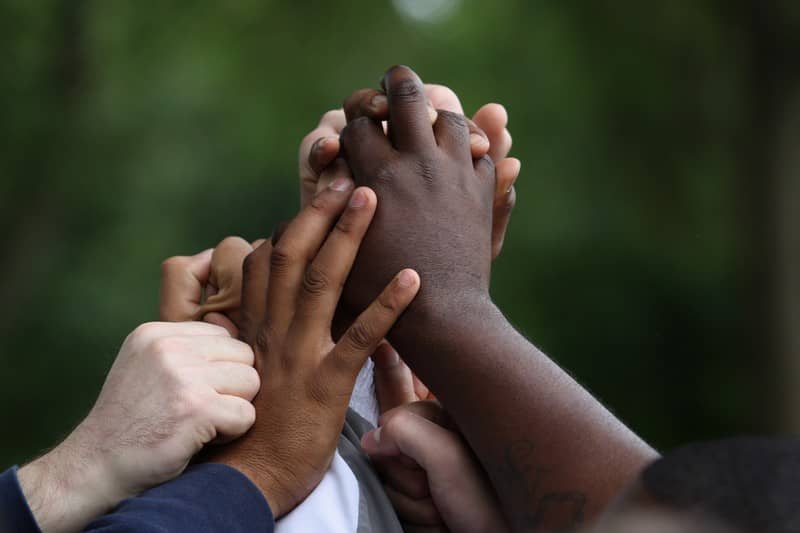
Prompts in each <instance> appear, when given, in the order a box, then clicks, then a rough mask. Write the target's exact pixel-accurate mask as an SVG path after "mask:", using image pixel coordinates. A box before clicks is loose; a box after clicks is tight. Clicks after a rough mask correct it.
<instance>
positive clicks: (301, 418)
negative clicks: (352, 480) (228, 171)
mask: <svg viewBox="0 0 800 533" xmlns="http://www.w3.org/2000/svg"><path fill="white" fill-rule="evenodd" d="M352 189H353V183H352V181H351V180H350V179H348V178H346V177H340V178H339V179H336V180H334V181H333V182H332V184H331V186H330V187H329V188H327V189H325V190H324V191H322V192H320V193H318V194H317V196H315V198H314V199H313V200H312V201H311V203H310V204H309V205H308V206H307V207H306V208H304V209H303V210H302V211H301V212H300V214H299V215H298V216H297V217H296V218H295V219H294V220H293V221H292V222H291V223H290V224H289V225H288V227H287V228H286V230H285V231H284V233H283V235H282V236H281V238H280V240H279V241H278V242H277V244H275V245H274V246H273V245H271V243H265V244H263V245H261V246H260V247H258V248H257V249H256V250H255V251H254V252H253V253H251V254H250V255H249V256H247V259H246V260H245V262H244V268H243V281H242V305H241V310H240V313H241V323H240V336H241V338H242V340H244V341H245V342H247V343H248V344H250V345H251V346H252V347H253V351H254V352H255V366H256V369H257V370H258V372H259V375H260V377H261V389H260V391H259V393H258V395H257V396H256V398H255V399H254V400H253V404H254V406H255V409H256V422H255V424H254V425H253V427H252V428H251V429H250V431H249V432H248V433H247V434H246V435H245V436H244V437H242V438H241V439H239V440H237V441H235V442H233V443H232V444H230V445H228V446H226V447H224V448H223V449H222V450H219V451H215V452H214V455H213V456H212V457H211V458H210V460H213V461H216V462H222V463H225V464H228V465H230V466H232V467H234V468H236V469H238V470H239V471H241V472H242V473H244V474H245V475H246V476H247V477H248V478H250V480H251V481H253V483H254V484H255V485H256V486H257V487H259V488H260V489H261V491H262V493H263V494H264V496H265V498H266V499H267V501H268V502H269V505H270V508H271V509H272V512H273V514H274V515H275V517H276V518H277V517H280V516H282V515H284V514H286V513H287V512H288V511H290V510H292V509H293V508H294V507H295V506H296V505H297V504H299V503H300V502H302V501H303V500H304V499H305V497H306V496H308V494H310V493H311V491H312V490H313V489H314V488H315V487H316V486H317V484H318V483H319V482H320V480H321V479H322V477H323V476H324V474H325V472H326V470H327V469H328V466H329V465H330V461H331V459H332V458H333V454H334V451H335V448H336V443H337V440H338V437H339V433H340V432H341V429H342V426H343V424H344V418H345V413H346V410H347V405H348V403H349V401H350V394H351V393H352V390H353V386H354V384H355V380H356V376H357V375H358V372H359V370H360V369H361V367H362V366H363V364H364V361H365V360H366V359H367V357H369V356H370V354H372V353H373V351H374V350H375V348H376V346H377V345H378V343H380V342H381V339H382V338H383V336H384V335H385V334H386V332H387V331H388V330H389V328H390V327H391V326H392V324H393V323H394V322H395V320H396V319H397V317H398V316H399V315H400V313H402V312H403V310H404V309H405V308H406V306H407V305H408V304H409V302H410V301H411V300H412V299H413V298H414V296H415V294H416V292H417V290H418V288H419V277H418V276H417V274H416V273H415V272H414V271H413V270H410V269H400V270H399V274H396V275H395V276H393V278H392V279H390V280H389V281H388V282H387V284H386V286H385V288H384V290H383V291H381V293H380V295H378V296H377V297H376V298H375V299H374V301H372V302H371V304H370V305H369V308H368V309H366V310H365V311H364V313H363V314H361V316H360V317H359V318H358V319H356V321H355V322H354V323H353V325H352V326H351V327H350V328H349V329H348V330H347V331H346V332H345V333H344V334H343V335H342V337H341V339H339V341H338V342H337V343H334V342H333V340H332V339H331V321H332V319H333V314H334V311H335V309H336V306H337V304H338V301H339V297H340V295H341V290H342V286H343V285H344V281H345V279H346V278H347V276H348V274H349V271H350V266H351V264H352V262H353V260H354V258H355V256H356V253H357V251H358V247H359V244H360V242H361V239H362V237H363V235H364V233H365V232H366V230H367V227H368V226H369V224H370V221H371V219H372V217H373V214H374V212H375V207H376V197H375V195H374V193H373V192H372V191H371V190H370V189H368V188H365V187H362V188H359V189H356V190H355V191H354V192H353V191H352ZM351 192H352V194H351ZM340 215H341V216H340ZM337 220H338V222H337ZM331 228H333V229H331Z"/></svg>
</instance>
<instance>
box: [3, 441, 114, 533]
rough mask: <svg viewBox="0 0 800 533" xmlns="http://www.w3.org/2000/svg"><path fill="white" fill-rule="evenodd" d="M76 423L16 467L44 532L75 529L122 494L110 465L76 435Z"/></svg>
mask: <svg viewBox="0 0 800 533" xmlns="http://www.w3.org/2000/svg"><path fill="white" fill-rule="evenodd" d="M79 433H80V426H79V428H78V429H76V430H75V432H73V434H71V435H70V436H69V437H67V439H66V440H65V441H64V442H62V443H61V444H59V445H58V446H57V447H55V448H53V449H52V450H50V451H49V452H48V453H46V454H45V455H43V456H42V457H40V458H38V459H36V460H35V461H32V462H31V463H29V464H27V465H25V466H23V467H22V468H20V469H19V472H18V479H19V483H20V487H21V488H22V493H23V494H24V496H25V499H26V501H27V503H28V506H29V507H30V509H31V512H32V513H33V516H34V518H35V519H36V522H37V524H38V525H39V527H40V529H42V531H44V532H45V533H50V532H51V531H75V530H79V529H81V528H83V527H84V526H85V525H86V524H88V523H89V522H90V521H91V520H93V519H94V518H96V517H98V516H100V515H102V514H104V513H107V512H108V511H110V510H111V509H113V508H114V506H115V505H116V504H117V503H119V502H120V501H121V500H122V499H124V498H125V495H122V494H121V491H120V490H119V488H118V487H117V486H116V485H115V483H114V482H113V478H112V476H111V475H110V469H109V468H108V466H107V465H106V464H105V462H104V461H102V460H101V459H100V458H99V457H97V455H96V453H95V452H94V450H91V449H89V448H87V447H86V446H85V444H84V443H83V442H81V441H82V439H81V438H80V434H79Z"/></svg>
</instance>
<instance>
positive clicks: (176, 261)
mask: <svg viewBox="0 0 800 533" xmlns="http://www.w3.org/2000/svg"><path fill="white" fill-rule="evenodd" d="M188 262H189V258H188V257H185V256H182V255H176V256H173V257H168V258H167V259H164V261H162V262H161V272H162V273H163V274H170V273H172V272H176V271H180V270H185V269H186V268H187V266H188Z"/></svg>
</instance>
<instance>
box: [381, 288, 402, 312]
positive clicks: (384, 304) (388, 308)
mask: <svg viewBox="0 0 800 533" xmlns="http://www.w3.org/2000/svg"><path fill="white" fill-rule="evenodd" d="M378 309H380V310H381V311H382V312H383V313H384V314H386V315H389V316H394V315H396V314H397V313H399V312H400V305H399V304H398V302H397V299H396V298H395V297H394V291H384V292H382V293H381V295H380V296H378Z"/></svg>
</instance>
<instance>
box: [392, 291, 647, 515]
mask: <svg viewBox="0 0 800 533" xmlns="http://www.w3.org/2000/svg"><path fill="white" fill-rule="evenodd" d="M452 308H453V310H452V311H451V312H449V313H442V312H441V311H440V310H439V311H437V312H431V313H424V312H415V313H410V314H409V315H408V316H407V317H405V318H404V320H403V321H401V322H400V323H398V326H397V327H396V328H395V329H394V330H393V332H392V335H391V338H390V341H391V342H392V344H394V345H395V346H396V347H397V348H398V349H399V350H400V353H402V354H403V357H404V358H405V359H406V361H407V362H408V363H409V365H410V366H411V367H412V369H413V370H414V371H415V372H416V373H417V375H419V376H420V378H421V379H422V380H423V381H424V382H425V383H426V384H427V385H428V386H430V387H431V389H432V390H433V391H434V392H435V394H436V395H437V397H439V399H440V400H441V401H442V403H443V404H444V406H445V407H446V409H447V410H448V411H449V412H450V413H451V415H452V416H453V418H454V420H455V421H456V423H457V424H458V426H459V428H460V429H461V431H462V432H463V434H464V436H465V437H466V438H467V440H468V442H469V443H470V446H471V447H472V448H473V449H474V451H475V452H476V454H477V455H478V456H479V458H480V459H481V461H482V463H483V465H484V467H485V468H486V470H487V472H488V473H489V475H490V477H491V479H492V482H493V484H494V486H495V489H496V490H497V492H498V495H499V497H500V500H501V501H502V503H503V506H504V508H505V511H506V513H507V515H508V517H509V518H510V521H511V523H512V524H513V525H514V527H515V529H517V530H526V529H527V530H535V529H537V528H544V529H549V528H561V527H565V526H570V525H573V524H575V523H579V522H581V521H583V520H588V519H590V518H592V517H593V516H595V515H597V514H598V513H599V512H600V511H601V510H602V509H603V508H604V506H605V505H606V504H607V503H608V502H609V501H610V500H611V499H612V498H613V497H614V495H615V494H616V493H617V492H618V491H619V490H620V489H621V488H622V487H623V486H625V485H626V484H627V483H628V482H629V481H630V480H632V479H633V478H634V477H635V476H636V475H637V474H638V472H639V471H640V470H641V468H642V467H643V466H644V465H645V464H647V463H648V462H649V461H651V460H652V459H653V458H655V457H656V454H655V452H654V451H653V450H652V449H651V448H650V447H649V446H648V445H647V444H646V443H644V442H643V441H642V440H641V439H639V438H638V437H637V436H636V435H635V434H634V433H632V432H631V431H630V430H629V429H628V428H626V427H625V425H624V424H622V423H621V422H620V421H619V420H617V419H616V418H615V417H614V416H613V415H612V414H611V413H609V412H608V410H606V409H605V408H604V407H603V406H602V405H601V404H600V403H599V402H598V401H597V400H595V399H594V398H593V397H592V396H591V395H590V394H589V393H588V392H587V391H586V390H585V389H583V388H582V387H581V386H580V385H578V384H577V383H576V382H575V381H574V380H573V379H572V378H570V377H569V375H567V374H566V373H565V372H564V371H563V370H561V369H560V368H559V367H558V366H557V365H555V364H554V363H553V362H552V361H551V360H550V359H549V358H547V357H546V356H545V355H544V354H542V353H541V352H540V351H539V350H537V349H536V348H535V347H534V346H533V345H532V344H531V343H530V342H528V341H527V340H526V339H525V338H524V337H522V336H521V335H520V334H519V333H517V332H516V331H515V330H514V329H513V328H512V327H511V325H510V324H509V323H508V321H507V320H506V319H505V318H504V317H503V315H502V313H500V311H499V310H498V309H497V308H496V307H495V306H494V305H493V304H492V303H491V302H489V301H488V300H487V301H482V302H477V303H474V302H467V303H462V304H461V305H458V306H452ZM454 313H455V314H454Z"/></svg>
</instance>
